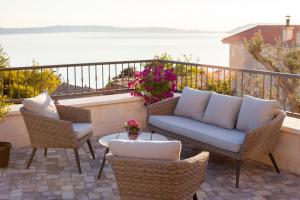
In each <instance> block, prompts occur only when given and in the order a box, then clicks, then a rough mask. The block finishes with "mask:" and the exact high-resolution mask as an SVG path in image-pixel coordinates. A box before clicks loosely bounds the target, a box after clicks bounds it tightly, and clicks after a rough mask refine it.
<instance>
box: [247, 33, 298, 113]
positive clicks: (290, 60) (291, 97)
mask: <svg viewBox="0 0 300 200" xmlns="http://www.w3.org/2000/svg"><path fill="white" fill-rule="evenodd" d="M245 46H246V48H247V50H248V52H249V53H250V54H251V55H252V56H253V57H254V58H255V59H256V60H257V61H258V62H259V63H261V64H262V65H263V66H264V67H265V69H267V70H269V71H273V72H285V73H293V74H294V73H299V72H300V49H299V48H297V47H295V46H288V45H287V44H285V43H283V42H281V41H276V44H275V46H274V51H273V52H269V54H268V55H267V54H266V53H265V52H264V51H263V49H264V47H265V44H264V41H263V38H262V35H261V33H260V32H258V33H256V34H255V35H254V37H253V38H252V39H250V40H245ZM278 84H279V87H280V88H281V89H282V90H283V91H284V93H285V94H286V96H287V98H288V101H289V103H290V104H291V105H292V107H293V108H294V111H295V112H299V111H300V100H299V95H298V94H297V92H296V89H297V87H299V81H298V80H293V81H288V80H287V79H285V78H281V77H279V78H278Z"/></svg>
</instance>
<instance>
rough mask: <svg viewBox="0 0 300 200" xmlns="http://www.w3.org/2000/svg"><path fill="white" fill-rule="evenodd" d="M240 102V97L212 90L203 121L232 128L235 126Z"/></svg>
mask: <svg viewBox="0 0 300 200" xmlns="http://www.w3.org/2000/svg"><path fill="white" fill-rule="evenodd" d="M241 104H242V98H241V97H235V96H228V95H222V94H217V93H215V92H213V93H212V94H211V96H210V99H209V102H208V106H207V108H206V111H205V114H204V118H203V121H204V122H206V123H209V124H214V125H217V126H220V127H222V128H228V129H233V128H235V124H236V120H237V117H238V114H239V111H240V107H241Z"/></svg>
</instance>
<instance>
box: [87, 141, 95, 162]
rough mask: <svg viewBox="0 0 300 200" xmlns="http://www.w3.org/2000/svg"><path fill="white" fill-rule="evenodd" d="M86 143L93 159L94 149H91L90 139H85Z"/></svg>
mask: <svg viewBox="0 0 300 200" xmlns="http://www.w3.org/2000/svg"><path fill="white" fill-rule="evenodd" d="M87 143H88V146H89V149H90V152H91V154H92V157H93V159H95V154H94V150H93V147H92V144H91V141H90V140H87Z"/></svg>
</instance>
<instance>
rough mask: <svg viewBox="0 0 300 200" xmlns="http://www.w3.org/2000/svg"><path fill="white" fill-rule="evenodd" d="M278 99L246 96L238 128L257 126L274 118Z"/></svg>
mask: <svg viewBox="0 0 300 200" xmlns="http://www.w3.org/2000/svg"><path fill="white" fill-rule="evenodd" d="M277 105H278V104H277V101H275V100H265V99H258V98H254V97H251V96H244V97H243V103H242V106H241V110H240V113H239V116H238V120H237V124H236V128H237V129H240V130H244V131H249V130H250V129H254V128H257V127H259V126H261V125H263V124H264V123H266V122H267V121H270V120H271V119H273V118H274V115H275V111H276V109H277Z"/></svg>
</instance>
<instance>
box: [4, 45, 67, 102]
mask: <svg viewBox="0 0 300 200" xmlns="http://www.w3.org/2000/svg"><path fill="white" fill-rule="evenodd" d="M33 66H38V63H37V62H36V61H35V60H33ZM0 67H1V68H8V67H9V58H8V57H7V55H6V53H5V52H4V50H3V48H1V47H0ZM0 73H1V74H0V91H1V93H2V95H3V96H6V97H7V98H12V99H19V98H27V97H32V96H34V95H38V94H40V93H41V92H43V91H48V92H49V93H52V92H53V91H55V90H56V89H57V87H58V86H59V84H60V83H61V80H60V78H59V75H58V74H57V73H56V72H55V71H54V70H53V69H43V70H40V69H38V70H37V69H36V70H19V71H16V70H12V71H8V70H4V71H1V72H0Z"/></svg>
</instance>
